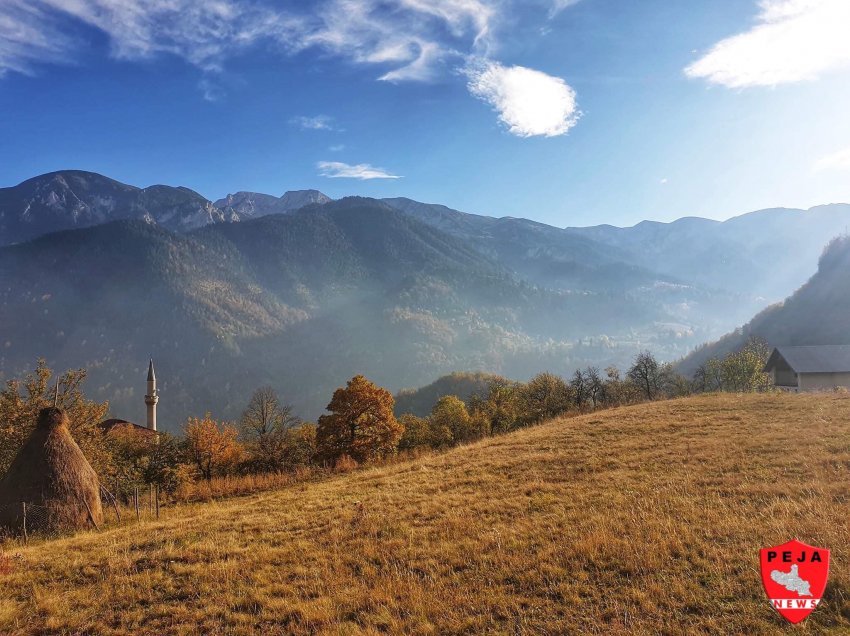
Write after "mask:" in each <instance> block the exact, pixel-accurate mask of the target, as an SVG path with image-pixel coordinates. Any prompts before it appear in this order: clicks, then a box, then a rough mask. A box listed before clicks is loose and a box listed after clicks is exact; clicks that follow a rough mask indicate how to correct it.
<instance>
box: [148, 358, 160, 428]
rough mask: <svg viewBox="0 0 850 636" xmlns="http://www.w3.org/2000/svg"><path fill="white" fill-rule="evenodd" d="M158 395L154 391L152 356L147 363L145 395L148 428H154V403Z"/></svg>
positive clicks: (154, 379) (154, 375)
mask: <svg viewBox="0 0 850 636" xmlns="http://www.w3.org/2000/svg"><path fill="white" fill-rule="evenodd" d="M157 402H159V395H158V394H157V392H156V374H155V373H154V372H153V358H151V361H150V364H149V365H148V393H147V395H145V404H146V405H147V407H148V428H149V429H150V430H152V431H155V430H156V403H157Z"/></svg>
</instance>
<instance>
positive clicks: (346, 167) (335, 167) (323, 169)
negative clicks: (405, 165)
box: [316, 161, 401, 181]
mask: <svg viewBox="0 0 850 636" xmlns="http://www.w3.org/2000/svg"><path fill="white" fill-rule="evenodd" d="M316 167H317V168H318V169H319V175H320V176H322V177H328V178H330V179H360V180H361V181H368V180H370V179H401V177H400V176H399V175H395V174H390V173H389V172H387V171H386V170H384V169H383V168H376V167H375V166H371V165H369V164H368V163H358V164H357V165H351V164H347V163H342V162H341V161H320V162H319V163H317V164H316Z"/></svg>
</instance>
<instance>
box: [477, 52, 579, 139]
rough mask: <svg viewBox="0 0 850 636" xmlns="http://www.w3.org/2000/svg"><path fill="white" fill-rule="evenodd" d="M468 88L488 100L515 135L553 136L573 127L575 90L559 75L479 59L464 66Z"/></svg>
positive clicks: (575, 108) (576, 117)
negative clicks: (465, 67)
mask: <svg viewBox="0 0 850 636" xmlns="http://www.w3.org/2000/svg"><path fill="white" fill-rule="evenodd" d="M466 75H467V77H468V78H469V83H468V87H469V91H470V92H471V93H472V94H473V95H475V96H476V97H479V98H480V99H482V100H484V101H486V102H488V103H489V104H490V105H491V106H493V110H495V111H496V112H497V113H498V114H499V120H500V121H501V122H502V123H503V124H504V125H505V126H507V128H508V130H509V131H510V132H511V133H512V134H514V135H517V136H518V137H535V136H543V137H555V136H558V135H563V134H566V133H567V131H569V129H570V128H572V127H573V126H575V124H576V122H577V121H578V118H579V116H580V113H579V111H578V107H577V104H576V94H575V91H574V90H573V89H572V88H571V87H570V86H569V85H568V84H567V83H566V82H565V81H564V80H562V79H561V78H559V77H552V76H551V75H547V74H546V73H542V72H540V71H535V70H534V69H530V68H525V67H523V66H502V65H501V64H499V63H497V62H493V61H490V60H478V61H475V62H473V63H472V64H470V65H469V66H468V67H467V69H466Z"/></svg>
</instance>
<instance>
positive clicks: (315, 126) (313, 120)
mask: <svg viewBox="0 0 850 636" xmlns="http://www.w3.org/2000/svg"><path fill="white" fill-rule="evenodd" d="M289 123H290V124H292V125H293V126H298V127H299V128H303V129H304V130H336V127H335V126H334V125H333V118H332V117H329V116H328V115H314V116H312V117H306V116H303V115H302V116H300V117H293V118H292V119H290V120H289Z"/></svg>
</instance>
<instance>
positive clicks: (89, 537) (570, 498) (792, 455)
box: [0, 395, 850, 634]
mask: <svg viewBox="0 0 850 636" xmlns="http://www.w3.org/2000/svg"><path fill="white" fill-rule="evenodd" d="M848 486H850V398H848V397H845V396H840V395H818V396H793V395H760V396H729V395H724V396H707V397H699V398H691V399H684V400H676V401H671V402H662V403H656V404H650V405H641V406H635V407H629V408H623V409H617V410H612V411H605V412H600V413H594V414H590V415H585V416H582V417H578V418H570V419H565V420H560V421H555V422H551V423H548V424H545V425H543V426H539V427H536V428H533V429H527V430H524V431H521V432H519V433H516V434H512V435H506V436H503V437H497V438H493V439H490V440H487V441H484V442H481V443H478V444H475V445H472V446H468V447H465V448H458V449H455V450H452V451H450V452H447V453H445V454H442V455H434V456H429V457H424V458H420V459H417V460H413V461H411V462H407V463H402V464H397V465H393V466H386V467H381V468H374V469H367V470H363V471H357V472H354V473H349V474H346V475H338V476H333V477H331V478H329V479H327V480H326V481H321V482H313V483H303V484H295V485H292V486H289V487H286V488H284V489H281V490H277V491H273V492H267V493H263V494H255V495H251V496H247V497H242V498H236V499H230V500H227V501H225V502H219V503H216V502H213V503H205V504H192V505H188V506H184V507H182V508H180V509H177V510H173V509H172V510H169V511H168V513H167V514H168V517H169V518H168V519H166V520H163V521H160V522H148V523H144V524H142V525H141V526H135V525H133V526H127V527H120V528H115V529H112V530H107V531H104V532H102V533H100V534H97V533H83V534H81V535H77V536H75V537H71V538H67V539H61V540H54V541H48V542H43V543H40V544H31V545H30V546H27V547H23V548H22V547H11V548H10V546H7V557H6V559H5V560H4V561H3V563H4V564H5V565H4V568H2V569H0V572H2V574H0V576H2V583H1V584H0V633H3V634H44V633H72V634H76V633H81V634H82V633H85V634H88V633H97V634H195V633H205V634H285V633H295V634H310V633H327V634H379V633H392V634H396V633H415V634H446V633H464V634H479V633H504V634H563V633H598V634H626V633H629V634H631V633H636V634H658V633H663V634H692V633H716V634H733V633H748V634H765V633H780V632H790V631H792V629H791V628H790V627H786V626H785V624H784V622H783V620H782V619H781V618H779V617H778V615H777V614H776V613H775V612H774V611H773V610H772V609H771V608H770V607H769V606H768V604H767V602H766V599H765V597H764V592H763V591H762V587H761V582H760V576H759V572H758V550H759V548H760V547H763V546H767V545H774V544H778V543H783V542H785V541H786V540H788V539H790V538H792V537H798V538H799V539H801V540H803V541H806V542H808V543H813V544H815V545H820V546H826V547H829V548H831V549H832V558H833V562H832V568H831V570H832V571H831V576H830V583H829V586H828V587H827V592H826V598H825V600H824V603H823V605H822V606H821V607H820V608H819V609H818V610H817V611H816V612H815V613H814V614H813V615H812V616H810V617H809V619H808V620H807V621H806V623H804V624H803V626H802V627H800V628H797V629H794V630H793V631H794V632H795V633H804V634H812V633H825V632H835V633H847V632H848V631H850V568H848V565H850V534H848V523H849V522H850V506H848V497H850V488H848ZM10 552H11V554H10ZM17 553H19V554H20V556H17Z"/></svg>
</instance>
